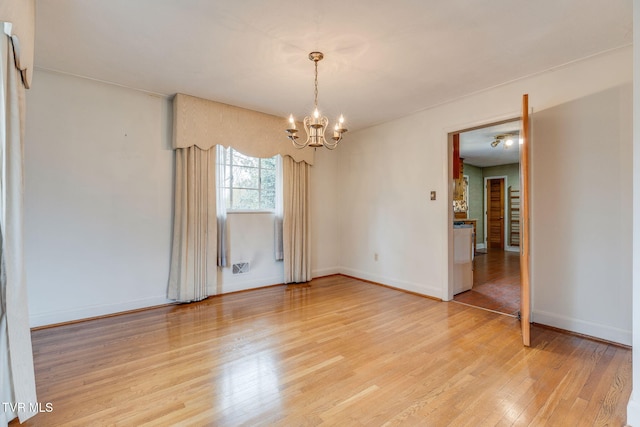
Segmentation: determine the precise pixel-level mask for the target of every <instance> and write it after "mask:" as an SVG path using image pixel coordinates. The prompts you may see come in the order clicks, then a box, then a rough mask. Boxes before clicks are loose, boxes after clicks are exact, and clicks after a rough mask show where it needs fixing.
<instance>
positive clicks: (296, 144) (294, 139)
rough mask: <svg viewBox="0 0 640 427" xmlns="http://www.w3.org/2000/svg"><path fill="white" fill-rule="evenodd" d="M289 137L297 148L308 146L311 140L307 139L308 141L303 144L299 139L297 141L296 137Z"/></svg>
mask: <svg viewBox="0 0 640 427" xmlns="http://www.w3.org/2000/svg"><path fill="white" fill-rule="evenodd" d="M289 139H290V140H291V142H293V145H294V146H295V147H296V148H304V147H306V146H307V144H308V141H309V140H308V139H307V142H304V143H302V144H301V143H299V142H298V141H296V138H292V137H289Z"/></svg>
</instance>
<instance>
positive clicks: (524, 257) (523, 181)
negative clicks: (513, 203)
mask: <svg viewBox="0 0 640 427" xmlns="http://www.w3.org/2000/svg"><path fill="white" fill-rule="evenodd" d="M520 138H521V139H522V144H521V145H520V325H521V327H522V342H523V344H524V345H525V346H527V347H529V346H530V345H531V325H530V322H531V288H530V283H529V143H530V134H529V95H527V94H525V95H522V130H521V131H520Z"/></svg>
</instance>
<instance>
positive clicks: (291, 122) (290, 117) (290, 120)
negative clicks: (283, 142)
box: [289, 114, 296, 129]
mask: <svg viewBox="0 0 640 427" xmlns="http://www.w3.org/2000/svg"><path fill="white" fill-rule="evenodd" d="M289 125H290V126H289V129H295V128H296V121H295V120H294V119H293V114H290V115H289Z"/></svg>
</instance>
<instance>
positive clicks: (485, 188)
mask: <svg viewBox="0 0 640 427" xmlns="http://www.w3.org/2000/svg"><path fill="white" fill-rule="evenodd" d="M520 123H521V121H520V120H514V121H509V122H506V123H500V124H496V125H490V126H486V127H481V128H477V129H472V130H469V131H462V132H460V133H459V157H460V159H461V166H460V168H461V170H463V171H464V184H463V185H467V187H466V188H465V189H464V192H460V194H464V196H463V197H464V200H463V202H462V203H456V200H455V199H456V197H457V196H456V195H454V229H455V227H456V226H457V225H459V223H462V222H466V223H469V222H471V223H473V224H474V225H475V230H476V236H475V242H474V243H475V250H474V259H473V285H472V287H471V289H468V290H464V291H463V292H460V293H457V294H454V296H453V300H454V301H457V302H461V303H464V304H469V305H473V306H476V307H480V308H484V309H488V310H492V311H497V312H500V313H503V314H507V315H511V316H517V315H518V312H519V310H520V297H521V295H520V253H519V231H518V227H519V215H518V213H519V212H518V209H519V208H518V206H519V204H518V199H517V197H518V196H517V195H518V194H519V185H520V156H519V144H518V141H519V134H520ZM454 182H455V180H454ZM454 188H456V184H455V183H454ZM460 205H461V206H464V207H465V208H466V212H459V211H456V206H460Z"/></svg>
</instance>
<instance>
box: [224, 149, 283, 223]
mask: <svg viewBox="0 0 640 427" xmlns="http://www.w3.org/2000/svg"><path fill="white" fill-rule="evenodd" d="M222 149H223V150H224V151H225V157H224V159H221V161H217V162H216V163H217V165H216V166H217V167H224V168H225V169H226V168H227V167H229V179H230V185H229V186H228V187H227V186H220V187H217V188H218V191H227V190H229V199H228V201H229V204H230V205H231V206H233V190H249V191H257V192H258V204H259V205H260V206H262V204H263V203H262V201H263V193H264V192H265V189H263V188H262V180H263V170H273V171H274V172H275V173H277V166H275V165H274V168H273V169H272V168H265V167H263V165H262V160H265V159H274V160H275V161H276V162H277V159H276V157H277V155H276V156H273V157H267V158H264V159H263V158H261V157H253V156H248V155H246V154H244V153H242V152H241V151H238V150H236V149H235V148H233V147H231V146H229V147H222ZM233 152H236V153H238V154H240V155H242V156H244V157H249V158H252V159H256V160H257V166H246V165H240V164H235V165H234V164H233ZM234 166H235V167H238V168H246V169H255V170H257V174H258V175H257V181H258V186H257V188H254V187H234V186H233V184H234V182H233V181H234V174H233V168H234ZM225 178H226V171H225ZM276 186H277V177H276V180H275V182H274V188H273V192H274V195H273V203H274V207H273V208H262V207H260V208H258V209H247V208H240V209H234V208H232V207H230V206H226V210H227V213H228V214H247V213H250V214H274V213H275V212H276V206H275V204H276V200H277V197H276V194H275V193H276V191H277V188H276Z"/></svg>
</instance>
